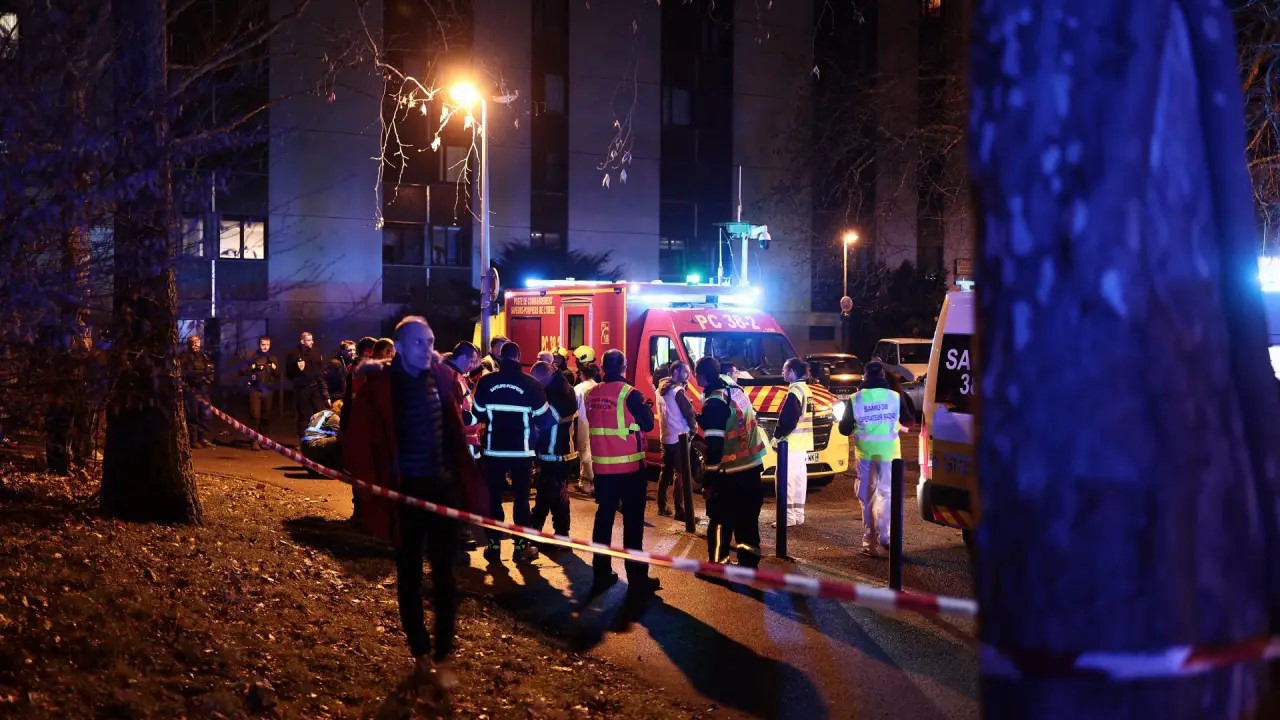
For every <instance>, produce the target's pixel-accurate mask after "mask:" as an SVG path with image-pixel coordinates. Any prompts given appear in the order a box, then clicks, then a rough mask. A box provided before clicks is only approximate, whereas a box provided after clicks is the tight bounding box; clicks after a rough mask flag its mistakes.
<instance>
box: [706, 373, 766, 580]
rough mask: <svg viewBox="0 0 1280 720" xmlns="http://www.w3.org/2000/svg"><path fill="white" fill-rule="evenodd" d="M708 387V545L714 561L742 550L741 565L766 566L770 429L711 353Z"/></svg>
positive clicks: (727, 558)
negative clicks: (763, 514) (763, 520)
mask: <svg viewBox="0 0 1280 720" xmlns="http://www.w3.org/2000/svg"><path fill="white" fill-rule="evenodd" d="M694 372H695V374H696V375H697V377H698V382H699V384H701V385H702V414H701V415H699V416H698V425H699V426H700V427H701V428H702V434H703V436H704V437H705V438H706V441H707V456H706V465H705V470H706V473H705V475H704V479H703V483H702V494H703V495H704V496H705V498H706V506H707V518H708V520H709V521H710V523H709V524H708V526H707V549H708V554H709V555H710V557H711V561H712V562H720V563H722V562H727V561H728V560H729V551H730V550H737V553H738V564H739V565H742V566H744V567H750V568H754V567H757V566H758V565H759V564H760V508H761V507H762V506H763V505H764V490H763V489H762V488H761V487H760V484H761V482H762V480H761V474H762V473H763V472H764V456H765V453H766V451H767V448H766V447H765V439H764V431H763V430H761V429H760V427H759V426H758V425H757V424H756V414H755V410H754V409H752V407H751V401H750V400H749V399H748V398H747V396H746V394H745V393H743V391H742V388H740V387H738V386H737V385H733V384H729V383H727V382H725V379H724V377H722V376H721V375H720V363H719V362H717V361H716V359H715V358H713V357H710V356H707V357H704V358H702V359H700V360H698V364H697V366H696V368H695V371H694Z"/></svg>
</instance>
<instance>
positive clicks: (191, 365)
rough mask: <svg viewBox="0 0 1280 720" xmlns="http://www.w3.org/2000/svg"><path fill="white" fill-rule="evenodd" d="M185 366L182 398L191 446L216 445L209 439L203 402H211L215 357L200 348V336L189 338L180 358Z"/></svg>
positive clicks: (207, 418)
mask: <svg viewBox="0 0 1280 720" xmlns="http://www.w3.org/2000/svg"><path fill="white" fill-rule="evenodd" d="M178 362H179V364H180V365H181V367H182V382H183V390H182V399H183V401H184V406H185V407H184V408H183V409H184V410H185V411H186V415H187V434H188V435H189V436H190V439H191V447H193V448H196V447H213V441H212V440H210V439H209V437H208V436H209V415H210V414H211V413H210V412H209V408H208V407H207V406H205V405H203V404H201V403H200V401H201V400H204V401H205V402H208V401H209V388H210V387H211V386H212V385H213V374H214V369H213V360H211V359H209V355H208V354H207V353H205V352H204V351H203V350H201V349H200V336H199V335H192V336H191V337H190V338H189V339H188V340H187V350H186V352H184V353H182V355H181V356H180V357H179V358H178Z"/></svg>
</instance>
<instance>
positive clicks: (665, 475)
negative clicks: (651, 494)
mask: <svg viewBox="0 0 1280 720" xmlns="http://www.w3.org/2000/svg"><path fill="white" fill-rule="evenodd" d="M686 482H688V481H687V480H686V479H685V477H684V472H683V471H682V470H681V468H680V443H673V444H671V445H668V444H666V443H663V444H662V473H661V474H660V475H659V476H658V511H659V512H661V511H663V510H665V509H667V507H668V505H667V490H668V489H670V490H672V491H673V492H674V493H675V499H676V514H677V515H683V514H684V484H685V483H686Z"/></svg>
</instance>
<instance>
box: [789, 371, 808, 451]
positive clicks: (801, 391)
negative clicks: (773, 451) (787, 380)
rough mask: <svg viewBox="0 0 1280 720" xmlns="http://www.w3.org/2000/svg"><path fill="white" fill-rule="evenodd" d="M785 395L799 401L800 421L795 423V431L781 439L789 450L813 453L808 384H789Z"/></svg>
mask: <svg viewBox="0 0 1280 720" xmlns="http://www.w3.org/2000/svg"><path fill="white" fill-rule="evenodd" d="M787 393H789V394H791V395H795V396H796V399H797V400H799V401H800V420H799V421H798V422H796V429H795V430H792V431H791V434H790V435H787V436H786V437H785V438H781V439H783V440H786V441H787V448H788V449H790V450H803V451H805V452H813V395H811V394H810V393H809V384H808V383H806V382H803V381H802V382H794V383H791V387H789V388H787Z"/></svg>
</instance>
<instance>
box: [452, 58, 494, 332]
mask: <svg viewBox="0 0 1280 720" xmlns="http://www.w3.org/2000/svg"><path fill="white" fill-rule="evenodd" d="M449 97H450V98H452V99H453V102H454V103H455V104H456V105H458V106H459V107H463V108H466V109H467V111H468V112H470V111H471V108H472V107H474V106H475V104H476V103H479V104H480V347H482V348H487V347H489V294H490V293H491V292H492V285H491V282H492V281H491V278H490V277H489V263H490V260H489V104H488V103H487V102H485V98H484V95H483V94H482V93H481V92H480V90H479V89H478V88H477V87H476V86H475V84H474V83H470V82H460V83H455V84H454V85H453V86H452V87H450V88H449Z"/></svg>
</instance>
